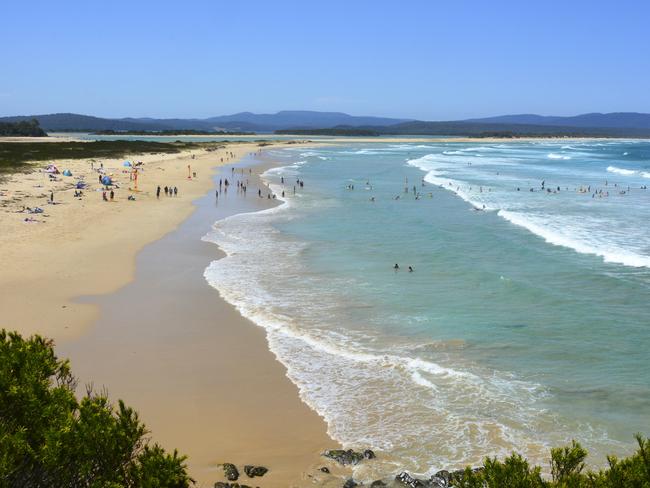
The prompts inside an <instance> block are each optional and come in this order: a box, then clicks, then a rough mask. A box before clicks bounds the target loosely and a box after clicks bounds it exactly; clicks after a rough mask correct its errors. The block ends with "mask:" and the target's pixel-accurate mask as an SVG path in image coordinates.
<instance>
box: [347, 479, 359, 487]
mask: <svg viewBox="0 0 650 488" xmlns="http://www.w3.org/2000/svg"><path fill="white" fill-rule="evenodd" d="M355 486H358V483H357V482H356V481H354V480H353V479H352V478H349V479H348V480H347V481H346V482H345V484H344V485H343V488H354V487H355Z"/></svg>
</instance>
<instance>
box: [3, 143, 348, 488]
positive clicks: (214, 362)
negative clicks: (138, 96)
mask: <svg viewBox="0 0 650 488" xmlns="http://www.w3.org/2000/svg"><path fill="white" fill-rule="evenodd" d="M281 144H282V143H279V144H274V145H273V146H266V148H269V147H277V146H280V145H281ZM266 148H265V149H266ZM258 149H260V148H259V147H258V146H257V145H256V144H250V143H247V144H232V145H228V146H226V147H225V149H222V150H220V151H219V152H213V153H207V152H204V151H199V152H196V154H194V157H195V158H196V159H192V156H191V155H190V154H189V153H182V154H172V155H164V156H162V157H161V156H159V155H156V156H136V157H135V160H143V161H144V162H145V168H148V171H149V173H155V174H157V175H158V177H159V178H160V179H162V180H163V181H164V182H170V183H172V186H175V185H176V184H177V185H178V187H179V189H180V191H179V196H178V197H161V199H160V200H158V199H157V198H156V197H155V193H154V194H152V192H153V191H154V190H153V189H154V188H155V186H156V184H157V182H154V181H152V180H153V178H148V179H149V181H148V182H147V183H143V182H141V190H142V193H136V194H135V195H136V201H135V202H131V201H128V200H127V199H126V193H127V192H126V191H124V187H126V186H127V185H128V183H127V182H126V178H127V177H125V175H124V174H120V173H119V171H120V167H119V166H118V163H119V162H118V161H115V160H114V161H104V167H105V168H106V169H109V170H111V171H114V173H115V176H116V179H118V180H120V181H121V182H123V187H122V188H121V189H119V190H116V193H117V195H118V197H117V198H116V200H115V201H114V202H102V200H101V196H100V192H92V193H91V192H90V191H88V192H87V194H86V196H85V197H84V199H83V200H82V201H81V202H78V201H77V200H76V199H74V198H71V195H69V194H68V193H72V190H71V189H69V188H67V187H66V189H65V190H64V189H63V188H60V189H58V190H57V191H56V197H55V200H56V201H57V202H59V201H60V202H61V204H59V205H54V206H51V207H50V206H48V205H47V204H46V203H43V202H44V200H47V195H41V194H40V193H41V192H43V191H44V190H42V189H40V188H39V189H37V190H36V191H32V192H31V193H30V189H31V187H32V186H33V184H34V183H35V182H38V184H39V185H40V184H42V185H43V186H45V185H47V184H48V182H47V180H46V179H45V178H46V176H45V175H43V174H42V173H39V172H32V173H29V174H27V175H21V174H14V175H11V177H10V178H9V180H8V181H5V182H4V183H3V184H2V185H0V190H3V191H4V194H3V196H6V195H7V193H8V190H7V188H9V189H10V191H9V193H11V194H12V195H15V194H18V192H21V193H20V194H21V198H20V200H19V202H14V201H12V205H20V204H22V205H28V206H32V205H40V206H41V207H43V208H44V209H45V210H46V212H47V215H49V217H45V216H43V217H41V215H42V214H39V215H35V217H37V218H39V223H33V224H32V223H24V222H23V221H22V218H23V217H25V215H24V214H15V213H13V212H12V211H11V210H7V208H6V207H5V209H4V210H5V212H4V213H0V219H2V220H3V221H4V223H5V224H6V225H7V227H8V228H9V232H7V233H5V234H4V235H3V236H2V237H0V245H2V247H3V251H4V252H3V254H2V258H1V259H0V264H1V265H2V266H3V268H4V270H5V272H4V273H3V275H2V278H1V279H0V292H2V293H0V306H2V309H3V311H4V312H5V313H4V314H3V320H2V323H1V324H0V327H4V328H7V329H10V330H18V331H19V332H20V333H21V334H23V335H31V334H35V333H38V334H41V335H43V336H45V337H48V338H52V339H54V340H55V342H56V344H57V354H59V355H60V356H61V357H66V358H69V359H70V361H71V365H72V369H73V372H74V373H75V375H76V376H77V377H78V378H79V380H80V382H79V384H80V385H84V384H88V383H89V382H93V383H94V384H95V385H96V389H101V388H107V390H108V392H109V394H110V398H111V399H112V401H117V399H118V398H121V399H123V400H124V401H125V402H126V403H127V404H128V405H131V406H133V407H134V408H136V410H137V411H138V412H139V413H140V415H141V417H142V419H143V421H144V422H145V424H146V425H147V427H148V428H149V429H150V430H151V436H152V440H153V441H154V442H160V443H161V444H162V445H163V446H164V447H166V448H167V449H172V450H173V449H175V448H176V449H178V450H179V452H180V453H182V454H188V455H189V459H188V465H189V468H190V473H191V475H192V476H193V477H194V478H195V479H196V480H197V486H212V484H213V483H214V482H215V481H217V480H219V479H222V478H223V476H222V472H221V470H220V469H218V468H217V467H216V465H217V464H218V463H223V462H234V463H237V464H238V465H241V466H243V464H251V463H257V464H266V465H267V466H268V467H269V468H270V469H271V471H270V472H269V473H268V474H267V476H265V477H264V479H263V480H261V481H262V484H263V486H278V487H279V486H289V485H291V486H295V485H297V484H299V483H301V482H302V481H304V478H305V476H306V475H305V474H304V473H305V470H306V469H310V468H311V467H315V466H316V465H320V464H321V460H320V454H321V453H322V451H323V450H324V449H325V448H332V447H336V446H337V443H336V442H334V441H333V440H331V439H330V438H329V437H328V436H327V433H326V425H325V422H324V421H323V419H322V418H320V417H319V416H318V414H316V412H314V411H313V410H311V409H310V408H309V407H308V406H307V405H306V404H305V403H303V402H302V400H301V399H300V397H299V394H298V389H297V387H296V385H294V384H293V383H292V382H291V381H290V380H289V379H288V377H287V376H286V370H285V368H284V366H283V365H282V364H281V363H280V362H279V361H278V360H277V359H276V358H275V356H274V355H273V353H272V352H271V351H270V350H269V348H268V344H267V341H266V337H265V332H264V330H263V329H262V328H261V327H258V326H257V325H256V324H253V323H252V322H250V321H248V320H246V319H244V318H243V317H242V316H241V315H240V314H239V312H238V311H236V309H235V308H234V307H232V306H231V305H230V304H228V303H227V302H225V301H224V300H222V299H221V298H220V297H219V295H218V293H217V291H216V290H214V289H213V288H212V287H210V286H209V284H208V283H207V282H206V280H205V279H204V277H203V271H204V269H205V267H206V266H207V265H208V264H209V263H210V261H211V260H214V259H217V258H218V255H219V253H220V251H218V250H217V249H216V248H215V247H214V245H213V244H211V243H206V242H202V241H201V240H200V237H202V236H203V235H204V234H205V232H207V230H209V228H210V227H211V225H212V224H213V223H214V221H215V220H218V218H217V217H216V216H210V218H209V220H207V221H203V222H202V224H203V225H204V226H207V227H206V228H205V229H204V230H203V231H202V233H201V235H198V236H196V235H195V236H193V237H192V239H194V240H195V242H193V243H192V247H193V248H195V250H196V248H200V250H199V251H198V256H199V257H200V258H201V259H202V260H203V261H201V266H200V267H199V268H197V269H199V271H200V272H198V273H197V272H195V273H193V274H192V273H188V271H187V268H185V267H183V266H180V267H179V266H176V267H173V268H172V269H168V270H167V274H165V275H164V276H162V277H159V280H158V281H157V282H156V281H152V280H151V276H152V272H156V271H159V264H158V265H149V267H147V268H146V270H145V272H144V273H143V272H141V271H140V263H141V261H142V260H146V259H148V258H147V256H150V255H152V254H151V251H150V250H151V249H152V248H159V247H161V246H162V247H163V248H164V247H165V246H170V248H169V249H171V250H173V251H174V252H175V253H176V255H177V257H179V259H185V258H186V256H184V254H185V252H186V247H181V248H178V247H176V245H175V244H170V241H173V240H174V239H176V238H178V237H179V236H184V235H185V236H186V239H188V237H187V229H188V228H189V229H190V230H191V229H192V226H196V225H197V219H199V220H200V218H201V215H202V212H204V211H205V205H203V207H202V204H201V203H200V202H202V201H206V199H210V197H211V195H213V190H214V189H215V178H216V176H215V175H216V172H217V171H219V166H221V169H222V170H223V167H226V166H231V165H235V164H239V163H240V161H241V159H242V158H243V157H245V156H246V155H248V154H251V153H253V152H255V151H257V150H258ZM224 151H229V152H232V153H234V157H233V158H232V159H229V160H226V161H224V162H223V163H222V164H219V158H220V157H221V156H223V154H224ZM120 161H122V160H120ZM188 162H189V163H190V164H192V169H193V170H194V169H196V173H197V175H196V178H192V179H191V180H189V181H185V179H186V178H187V169H186V166H187V164H188ZM96 164H98V163H96ZM88 165H89V162H88V161H87V160H70V161H66V162H64V163H63V164H62V165H60V166H61V167H62V169H63V168H70V169H71V170H72V171H73V175H75V176H76V175H80V174H86V175H88V176H90V175H89V174H88V168H87V167H88ZM91 174H92V173H91ZM145 175H147V176H149V174H147V172H145ZM156 179H157V178H156ZM87 181H92V180H90V177H89V178H87ZM61 183H62V182H61V181H59V182H56V183H52V186H56V185H59V184H61ZM18 188H20V189H18ZM232 192H233V193H234V192H235V189H234V188H233V189H232ZM254 193H255V192H249V195H250V196H249V199H250V200H253V196H254V197H255V199H257V196H256V195H254ZM91 199H92V200H91ZM197 199H198V200H197ZM233 199H234V195H233ZM174 203H177V204H176V205H174ZM262 203H263V204H264V207H266V206H267V201H266V199H264V201H263V202H262ZM137 204H140V205H137ZM75 205H76V208H75V207H74V206H75ZM255 205H258V204H257V203H256V204H255ZM260 208H262V207H258V209H260ZM108 209H110V210H108ZM231 210H233V209H231ZM249 210H250V209H246V208H240V209H238V208H235V209H234V210H233V211H232V213H239V212H240V211H249ZM225 216H226V215H222V217H219V218H223V217H225ZM203 217H205V215H203ZM98 222H100V224H101V225H99V227H97V226H95V224H97V223H98ZM188 226H189V227H188ZM89 228H90V229H96V230H95V231H94V232H89ZM186 244H187V243H186ZM170 255H171V254H170V253H169V252H163V253H162V256H163V257H162V258H160V261H159V263H166V262H167V261H168V260H169V259H170V258H169V256H170ZM195 271H196V269H195ZM143 275H144V276H143ZM141 278H142V279H144V286H142V284H141V282H140V281H139V280H140V279H141ZM165 282H169V283H176V284H177V285H180V286H179V288H177V291H178V293H177V294H175V295H173V296H168V297H167V298H168V300H165V298H163V295H164V294H165V290H163V289H161V288H160V287H159V286H158V287H157V285H160V283H165ZM139 286H140V288H139V291H138V292H137V293H133V288H134V287H139ZM125 295H126V300H127V302H128V306H127V307H122V306H115V305H112V304H111V301H112V300H114V299H115V300H119V299H120V298H118V297H122V298H124V297H125ZM82 296H83V297H82ZM145 296H146V299H145ZM199 296H201V297H202V298H203V300H200V299H199V298H198V297H199ZM78 297H82V298H78ZM178 297H182V298H183V300H181V302H180V303H181V304H182V305H184V306H186V307H187V304H193V306H190V307H189V308H186V309H185V310H186V315H185V316H183V317H180V318H179V317H178V316H176V315H174V313H175V311H174V309H170V310H167V312H168V314H167V315H165V314H162V315H160V314H158V315H157V319H154V318H153V317H152V315H151V313H150V311H151V310H159V309H161V308H163V307H162V305H167V304H169V303H173V299H178ZM176 303H177V305H178V302H176ZM137 306H142V307H144V308H143V309H141V313H139V314H135V315H133V314H132V311H133V307H137ZM199 310H201V311H202V313H200V312H199ZM210 312H211V313H210ZM120 314H122V315H120ZM199 316H200V320H199V319H197V317H199ZM134 317H135V318H136V319H137V320H136V321H135V322H133V319H134ZM215 317H219V318H221V319H222V322H223V324H224V325H223V327H224V329H223V330H219V329H218V328H215V323H214V322H215V319H214V318H215ZM220 323H221V322H220ZM125 324H128V325H129V326H130V327H129V328H125ZM163 325H164V330H165V333H164V334H162V335H161V331H162V329H163ZM186 326H191V327H194V329H193V333H192V334H190V337H186V338H184V339H183V344H184V346H185V347H184V348H182V347H180V345H179V344H178V343H177V341H179V340H180V337H179V334H180V333H181V331H182V329H183V328H184V327H186ZM175 353H178V354H180V355H178V356H176V357H174V358H173V359H172V357H173V355H174V354H175ZM127 365H128V367H127ZM165 366H167V367H170V366H172V368H171V369H170V370H169V371H166V372H165ZM82 389H83V388H80V392H81V390H82ZM188 403H189V405H188ZM178 419H182V421H181V422H178V421H177V420H178Z"/></svg>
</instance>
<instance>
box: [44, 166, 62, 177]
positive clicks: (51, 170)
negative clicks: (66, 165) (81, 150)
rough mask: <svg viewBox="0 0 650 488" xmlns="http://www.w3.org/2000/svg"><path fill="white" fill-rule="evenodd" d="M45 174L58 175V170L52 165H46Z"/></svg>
mask: <svg viewBox="0 0 650 488" xmlns="http://www.w3.org/2000/svg"><path fill="white" fill-rule="evenodd" d="M45 172H46V173H52V174H55V175H58V174H59V168H57V167H56V166H54V165H53V164H48V165H47V167H46V168H45Z"/></svg>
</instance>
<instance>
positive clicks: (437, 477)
mask: <svg viewBox="0 0 650 488" xmlns="http://www.w3.org/2000/svg"><path fill="white" fill-rule="evenodd" d="M451 479H452V475H451V473H450V472H449V471H446V470H444V469H443V470H442V471H438V472H437V473H436V474H434V475H433V476H432V477H431V481H430V484H431V487H432V488H448V487H449V485H450V483H451Z"/></svg>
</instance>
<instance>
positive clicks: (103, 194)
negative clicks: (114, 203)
mask: <svg viewBox="0 0 650 488" xmlns="http://www.w3.org/2000/svg"><path fill="white" fill-rule="evenodd" d="M102 200H104V201H105V202H108V198H106V192H105V191H103V192H102Z"/></svg>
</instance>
